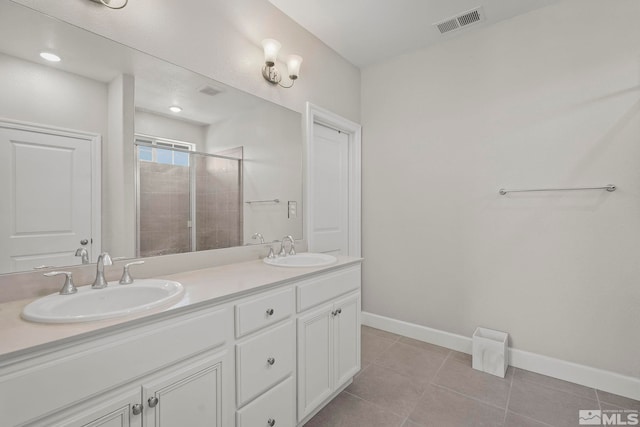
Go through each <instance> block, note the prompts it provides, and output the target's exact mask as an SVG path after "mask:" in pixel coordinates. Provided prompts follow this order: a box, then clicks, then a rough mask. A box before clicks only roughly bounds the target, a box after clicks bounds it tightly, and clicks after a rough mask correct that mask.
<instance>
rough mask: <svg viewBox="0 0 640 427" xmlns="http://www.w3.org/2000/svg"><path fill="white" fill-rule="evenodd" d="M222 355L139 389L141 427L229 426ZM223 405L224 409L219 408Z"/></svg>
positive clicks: (225, 366) (224, 357) (228, 397)
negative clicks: (141, 408)
mask: <svg viewBox="0 0 640 427" xmlns="http://www.w3.org/2000/svg"><path fill="white" fill-rule="evenodd" d="M228 363H229V357H228V355H227V353H226V352H224V353H221V354H218V355H216V356H209V357H207V358H205V359H201V360H200V361H199V362H194V363H190V364H187V365H185V366H183V367H181V368H179V369H177V370H172V371H170V372H168V373H167V374H166V375H164V376H161V377H159V378H158V379H157V380H155V381H151V382H149V383H147V384H144V385H143V387H142V404H143V405H144V408H145V409H144V420H145V422H144V425H145V427H160V426H162V427H165V426H167V427H173V426H176V427H181V426H189V427H205V426H206V427H223V426H227V425H229V424H228V423H227V422H225V420H227V419H229V416H230V415H231V414H228V413H227V412H232V410H231V411H230V410H229V402H231V404H233V400H232V396H233V391H232V390H229V389H228V387H225V386H224V384H225V382H223V379H224V378H223V375H224V377H228V376H231V375H232V371H233V370H232V369H230V366H229V365H228ZM223 405H224V406H223Z"/></svg>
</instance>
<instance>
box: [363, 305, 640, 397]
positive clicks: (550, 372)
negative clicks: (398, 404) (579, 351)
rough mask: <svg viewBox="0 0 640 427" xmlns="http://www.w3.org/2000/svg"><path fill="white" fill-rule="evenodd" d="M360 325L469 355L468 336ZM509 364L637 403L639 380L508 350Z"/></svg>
mask: <svg viewBox="0 0 640 427" xmlns="http://www.w3.org/2000/svg"><path fill="white" fill-rule="evenodd" d="M362 324H363V325H366V326H371V327H372V328H377V329H382V330H383V331H387V332H393V333H394V334H398V335H402V336H405V337H409V338H413V339H416V340H420V341H425V342H428V343H431V344H435V345H439V346H442V347H446V348H449V349H451V350H456V351H460V352H463V353H467V354H471V337H465V336H462V335H457V334H452V333H450V332H445V331H441V330H438V329H433V328H429V327H426V326H421V325H416V324H415V323H409V322H404V321H402V320H396V319H392V318H390V317H385V316H379V315H377V314H373V313H367V312H362ZM509 365H511V366H514V367H516V368H522V369H526V370H527V371H532V372H537V373H539V374H542V375H547V376H550V377H554V378H558V379H561V380H565V381H570V382H572V383H576V384H580V385H584V386H586V387H593V388H596V389H598V390H603V391H608V392H609V393H614V394H618V395H620V396H625V397H628V398H630V399H635V400H640V379H639V378H633V377H628V376H624V375H621V374H617V373H615V372H610V371H604V370H602V369H596V368H592V367H590V366H585V365H579V364H577V363H573V362H567V361H565V360H560V359H554V358H553V357H547V356H543V355H541V354H536V353H530V352H528V351H523V350H518V349H514V348H510V349H509Z"/></svg>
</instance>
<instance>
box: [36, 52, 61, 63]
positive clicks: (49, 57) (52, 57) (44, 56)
mask: <svg viewBox="0 0 640 427" xmlns="http://www.w3.org/2000/svg"><path fill="white" fill-rule="evenodd" d="M40 57H41V58H42V59H46V60H47V61H49V62H60V61H61V59H60V57H59V56H58V55H56V54H55V53H51V52H40Z"/></svg>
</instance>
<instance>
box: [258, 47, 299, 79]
mask: <svg viewBox="0 0 640 427" xmlns="http://www.w3.org/2000/svg"><path fill="white" fill-rule="evenodd" d="M281 46H282V45H281V44H280V42H278V41H277V40H274V39H264V40H262V47H263V48H264V67H262V77H264V78H265V80H267V81H268V82H269V83H271V84H274V85H280V86H282V87H284V88H290V87H291V86H293V84H294V83H295V81H296V79H297V78H298V76H299V75H300V65H301V64H302V57H301V56H298V55H289V57H288V58H287V70H288V74H289V78H290V79H291V84H290V85H289V86H285V85H283V84H282V83H280V81H281V80H282V76H281V75H280V72H279V71H278V69H277V68H276V59H278V52H279V51H280V47H281Z"/></svg>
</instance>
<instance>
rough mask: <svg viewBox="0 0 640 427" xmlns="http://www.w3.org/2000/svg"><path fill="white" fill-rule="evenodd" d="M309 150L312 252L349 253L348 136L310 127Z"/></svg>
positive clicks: (324, 128) (320, 127) (315, 125)
mask: <svg viewBox="0 0 640 427" xmlns="http://www.w3.org/2000/svg"><path fill="white" fill-rule="evenodd" d="M313 135H314V138H313V141H311V145H310V147H309V150H310V153H309V154H310V162H311V164H310V166H311V167H310V171H309V172H310V178H311V179H310V181H309V185H310V186H312V187H313V188H312V189H311V190H312V191H311V194H312V199H310V200H309V204H310V209H311V224H310V226H311V227H310V233H311V234H312V236H310V245H311V246H310V248H309V250H310V251H312V252H323V253H330V254H333V255H348V254H349V136H348V135H347V134H346V133H342V132H340V131H337V130H335V129H331V128H329V127H326V126H323V125H321V124H318V123H314V124H313Z"/></svg>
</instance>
